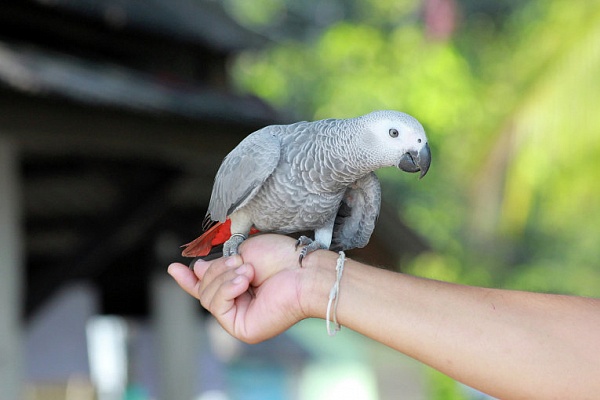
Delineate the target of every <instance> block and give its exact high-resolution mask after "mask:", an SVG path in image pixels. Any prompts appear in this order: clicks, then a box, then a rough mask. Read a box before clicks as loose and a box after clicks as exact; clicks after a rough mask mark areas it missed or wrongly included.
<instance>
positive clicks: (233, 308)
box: [168, 234, 308, 343]
mask: <svg viewBox="0 0 600 400" xmlns="http://www.w3.org/2000/svg"><path fill="white" fill-rule="evenodd" d="M294 243H295V241H294V239H292V238H289V237H287V236H282V235H273V234H265V235H256V236H252V237H251V238H249V239H248V240H245V241H244V242H243V243H242V245H241V246H240V249H239V251H240V255H237V256H232V257H227V258H219V259H216V260H213V261H202V260H198V261H196V263H195V265H194V270H193V271H192V270H190V269H189V268H188V267H187V266H185V265H183V264H179V263H174V264H171V265H170V266H169V269H168V272H169V274H170V275H171V276H172V277H173V278H174V279H175V281H177V283H178V284H179V286H180V287H181V288H182V289H183V290H185V291H186V292H187V293H189V294H190V295H192V296H193V297H195V298H197V299H198V300H200V303H201V304H202V306H203V307H204V308H206V309H207V310H208V311H210V312H211V313H212V314H213V315H214V316H215V317H216V318H217V320H218V321H219V323H220V324H221V326H223V328H224V329H225V330H226V331H227V332H229V333H230V334H231V335H233V336H234V337H236V338H238V339H240V340H243V341H245V342H248V343H257V342H260V341H263V340H266V339H268V338H270V337H273V336H275V335H277V334H279V333H281V332H283V331H285V330H286V329H288V328H289V327H291V326H292V325H294V324H295V323H296V322H298V321H300V320H301V319H304V318H306V317H308V315H307V314H306V313H305V312H304V310H303V308H302V304H301V292H302V290H301V289H302V284H303V282H302V274H306V272H307V271H305V269H304V268H300V266H299V264H298V252H297V251H296V249H295V246H294ZM250 287H251V288H252V289H251V290H252V292H253V293H254V295H252V294H251V293H250V292H249V291H248V289H249V288H250Z"/></svg>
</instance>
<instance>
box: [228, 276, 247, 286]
mask: <svg viewBox="0 0 600 400" xmlns="http://www.w3.org/2000/svg"><path fill="white" fill-rule="evenodd" d="M243 281H244V276H243V275H238V276H236V277H235V278H233V280H232V281H231V283H233V284H234V285H239V284H240V283H242V282H243Z"/></svg>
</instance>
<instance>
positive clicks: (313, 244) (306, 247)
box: [296, 236, 329, 266]
mask: <svg viewBox="0 0 600 400" xmlns="http://www.w3.org/2000/svg"><path fill="white" fill-rule="evenodd" d="M300 246H303V247H302V250H300V257H299V259H298V260H299V261H300V266H302V260H303V259H304V257H306V256H307V255H308V254H310V253H312V252H313V251H315V250H319V249H328V248H329V246H325V245H323V244H322V243H320V242H318V241H317V240H312V239H311V238H309V237H307V236H300V237H299V238H298V240H297V241H296V249H297V248H298V247H300Z"/></svg>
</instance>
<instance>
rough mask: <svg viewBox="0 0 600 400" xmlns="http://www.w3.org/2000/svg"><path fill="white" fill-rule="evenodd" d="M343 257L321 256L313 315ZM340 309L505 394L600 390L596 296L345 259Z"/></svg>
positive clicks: (428, 359) (401, 346) (389, 339)
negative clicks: (497, 286)
mask: <svg viewBox="0 0 600 400" xmlns="http://www.w3.org/2000/svg"><path fill="white" fill-rule="evenodd" d="M336 258H337V255H336V254H334V253H331V252H318V253H316V254H315V257H314V258H313V259H312V260H311V262H312V263H314V264H316V265H314V267H315V268H317V269H316V271H318V272H316V274H315V276H313V279H312V280H311V281H312V282H313V284H312V286H311V285H309V286H310V287H309V288H308V289H307V290H308V291H309V292H311V295H310V297H311V299H312V300H311V301H310V305H308V306H307V311H308V312H309V313H310V314H311V316H314V317H320V318H324V313H325V309H326V306H325V304H326V299H327V295H328V293H329V289H330V288H331V285H332V284H333V281H334V280H335V275H334V272H333V270H332V265H333V266H334V265H335V259H336ZM307 267H308V266H307ZM324 302H325V303H324ZM337 315H338V320H339V321H340V323H341V324H342V325H344V326H347V327H349V328H351V329H353V330H356V331H358V332H360V333H362V334H364V335H366V336H368V337H371V338H372V339H375V340H377V341H380V342H382V343H384V344H386V345H388V346H390V347H392V348H395V349H397V350H399V351H401V352H403V353H405V354H407V355H409V356H411V357H413V358H416V359H418V360H421V361H422V362H424V363H426V364H428V365H430V366H432V367H434V368H436V369H438V370H440V371H442V372H444V373H446V374H448V375H450V376H452V377H454V378H455V379H457V380H459V381H462V382H464V383H466V384H469V385H471V386H473V387H476V388H479V389H481V390H483V391H486V392H487V393H490V394H493V395H495V396H498V397H502V398H518V397H522V398H535V397H539V398H552V397H556V398H579V397H584V396H583V393H581V395H580V396H578V395H577V393H576V391H577V390H584V389H586V388H587V390H589V391H590V392H592V393H598V391H599V390H600V387H599V386H600V384H599V383H598V382H600V381H599V380H598V376H600V337H599V335H598V332H600V301H598V300H593V299H584V298H578V297H567V296H557V295H544V294H536V293H528V292H516V291H506V290H494V289H486V288H478V287H469V286H462V285H455V284H450V283H445V282H438V281H433V280H427V279H421V278H416V277H412V276H408V275H404V274H398V273H393V272H390V271H385V270H381V269H376V268H373V267H370V266H366V265H364V264H360V263H358V262H355V261H352V260H347V262H346V268H345V271H344V275H343V278H342V282H341V287H340V300H339V305H338V310H337Z"/></svg>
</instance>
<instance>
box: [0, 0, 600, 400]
mask: <svg viewBox="0 0 600 400" xmlns="http://www.w3.org/2000/svg"><path fill="white" fill-rule="evenodd" d="M136 3H137V2H135V1H132V0H115V1H108V0H106V1H98V2H93V1H86V0H80V1H71V2H69V1H61V0H52V1H24V2H19V1H8V2H6V3H5V4H4V5H2V6H0V18H1V19H2V20H1V22H2V24H3V25H4V28H0V83H1V85H0V89H1V91H0V95H1V96H0V97H1V99H2V107H0V172H1V175H0V183H1V184H2V187H0V191H2V192H3V193H0V217H1V218H2V221H0V268H1V270H0V293H1V294H0V296H2V297H0V300H1V302H0V304H1V305H0V312H1V314H0V317H1V319H2V320H1V321H0V341H1V342H2V344H0V347H1V349H0V350H2V351H0V383H2V387H3V388H7V389H6V391H5V392H4V395H6V396H9V397H6V398H7V399H21V398H25V399H27V400H36V399H50V400H53V399H67V400H75V399H77V400H78V399H82V400H86V399H99V400H117V399H118V400H122V399H127V400H138V399H139V400H142V399H144V400H146V399H175V400H176V399H183V400H186V399H196V400H224V399H302V400H304V399H348V398H360V399H367V400H371V399H373V400H374V399H391V398H397V399H480V398H486V397H485V395H483V394H481V393H478V392H476V391H474V390H472V389H470V388H467V387H465V386H463V385H461V384H458V383H456V382H455V381H453V380H451V379H450V378H447V377H445V376H443V375H442V374H439V373H437V372H435V371H433V370H431V369H429V368H428V367H425V366H423V365H421V364H419V363H417V362H416V361H414V360H411V359H409V358H407V357H405V356H403V355H401V354H397V353H395V352H394V351H392V350H390V349H387V348H385V347H383V346H381V345H379V344H377V343H373V342H372V341H370V340H369V339H366V338H363V337H361V336H360V335H358V334H356V333H354V332H351V331H349V330H347V329H343V330H342V331H341V333H340V334H338V335H337V336H336V337H335V338H329V337H327V335H326V331H325V324H324V322H323V321H320V320H319V321H317V320H314V321H313V320H308V321H303V322H302V323H300V324H298V325H297V326H296V327H294V328H293V329H291V330H290V331H289V332H287V333H286V334H284V335H281V336H280V337H278V338H276V339H274V340H272V341H269V342H266V343H264V344H260V345H255V346H248V345H243V344H241V343H239V342H237V341H236V340H235V339H233V338H231V337H229V336H228V335H227V334H226V333H224V332H223V331H222V329H221V328H220V327H219V326H218V325H217V324H216V323H215V322H214V320H212V318H211V317H210V316H207V315H205V314H203V313H202V312H201V310H200V309H199V307H198V306H197V304H196V303H195V302H194V301H193V300H191V299H190V298H188V296H186V295H185V294H184V293H183V292H181V291H180V290H179V289H178V288H177V287H176V286H175V284H174V283H173V282H171V281H170V280H169V279H168V277H166V276H165V272H164V271H165V269H166V266H167V263H168V262H169V261H174V260H178V258H177V257H178V248H177V246H179V244H181V243H185V241H186V240H187V239H190V238H191V237H193V235H194V234H195V233H198V229H199V226H200V223H199V222H200V220H201V218H202V215H203V213H204V210H205V209H204V208H203V207H205V206H206V202H207V196H208V195H209V194H210V185H211V182H212V176H213V174H214V171H215V170H216V168H217V167H218V163H219V161H220V159H221V158H222V157H223V155H224V154H226V152H227V151H228V150H229V149H231V148H232V147H233V146H235V143H237V142H238V141H239V140H241V138H243V137H244V136H245V135H247V134H248V133H250V132H252V130H254V129H257V128H259V127H260V126H262V125H264V124H266V123H275V122H278V123H279V122H292V121H296V120H314V119H321V118H330V117H333V118H345V117H353V116H357V115H361V114H364V113H367V112H370V111H372V110H376V109H397V110H401V111H404V112H407V113H409V114H411V115H413V116H415V117H416V118H417V119H419V120H420V121H421V122H422V124H423V125H424V127H425V129H426V131H427V134H428V137H429V140H430V146H431V149H432V154H433V162H432V166H431V169H430V171H429V173H428V175H427V176H426V177H425V178H424V179H423V180H420V181H419V180H417V179H413V178H414V176H408V175H406V174H401V173H399V172H398V171H397V170H395V169H389V170H388V169H386V170H382V171H379V173H378V174H379V177H380V179H381V181H382V186H383V191H384V201H385V204H386V207H387V212H388V213H391V215H393V217H394V219H391V221H397V223H398V224H402V226H400V225H399V227H398V232H400V230H402V232H410V234H408V236H409V237H411V238H412V239H410V240H412V241H414V243H417V244H415V245H414V246H413V245H410V246H407V247H410V248H411V249H412V251H411V250H406V251H404V250H403V251H402V253H401V254H399V255H398V254H395V255H388V253H385V254H384V255H383V256H382V255H381V254H383V250H381V251H380V249H383V248H385V242H386V240H387V241H388V242H389V241H392V242H393V241H394V240H398V239H396V238H397V237H395V236H394V232H395V230H394V227H393V226H392V227H391V228H390V227H389V226H388V227H387V228H386V231H385V234H384V236H386V238H383V239H382V238H381V235H380V237H379V239H377V240H376V243H374V244H373V245H372V247H371V253H366V255H365V256H364V257H366V258H364V259H365V260H366V261H369V259H374V257H377V256H378V255H379V256H380V258H378V259H377V260H376V262H377V263H381V262H382V261H381V260H383V261H384V262H385V263H386V264H388V265H386V267H388V268H390V269H396V270H402V271H403V272H407V273H410V274H415V275H419V276H425V277H430V278H435V279H441V280H447V281H452V282H459V283H464V284H471V285H483V286H490V287H501V288H509V289H521V290H533V291H541V292H550V293H567V294H575V295H584V296H594V297H598V296H600V261H598V260H600V228H599V227H600V207H599V205H600V112H599V110H600V108H599V105H600V3H598V2H597V1H577V0H576V1H571V2H566V1H560V0H527V1H523V0H521V1H517V0H514V1H503V2H499V1H494V0H362V1H359V0H309V1H303V2H298V1H293V0H260V1H246V0H224V1H209V0H196V1H194V0H178V1H169V0H154V1H152V2H149V4H148V5H147V8H146V7H142V8H140V7H139V5H137V6H136ZM73 18H81V19H82V21H83V22H81V23H82V24H87V25H89V26H92V27H93V28H90V29H95V31H94V32H95V34H97V36H94V37H89V38H88V37H87V36H85V35H86V34H89V32H88V31H87V30H86V29H83V27H81V26H79V27H78V29H71V30H70V29H68V28H66V27H67V26H69V25H68V24H71V23H72V22H71V21H72V20H73ZM11 21H19V24H17V23H16V22H11ZM25 22H29V23H30V24H31V25H27V24H25ZM11 23H12V24H13V25H11ZM17 25H19V26H18V27H17ZM63 26H64V27H65V28H64V29H63ZM44 30H47V32H46V33H44V32H45V31H44ZM32 32H33V33H32ZM81 32H83V34H82V33H81ZM98 32H101V33H98ZM106 32H108V33H106ZM140 32H141V33H140ZM46 34H47V38H46V39H41V38H42V37H45V35H46ZM61 35H63V36H61ZM78 35H80V37H77V36H78ZM81 35H83V36H81ZM103 35H104V36H103ZM67 37H68V38H70V40H71V41H67V42H68V43H69V45H68V46H67V45H65V46H62V47H61V46H59V45H57V43H56V42H55V41H53V38H54V39H55V38H59V39H60V38H67ZM106 38H108V39H106ZM61 40H62V39H61ZM90 43H91V44H92V45H93V46H94V47H93V48H86V49H83V48H82V47H85V46H87V45H89V44H90ZM171 43H176V46H174V47H173V46H171ZM140 47H145V48H144V49H143V51H142V50H140ZM11 107H12V108H11ZM7 110H10V111H7ZM72 110H75V111H72ZM63 112H64V113H63ZM71 113H73V114H71ZM2 114H4V115H2ZM61 115H62V116H63V117H64V119H62V120H61V119H60V118H59V117H60V116H61ZM71 115H75V117H73V116H71ZM107 120H109V122H106V123H105V122H102V121H107ZM48 121H49V122H48ZM57 121H58V122H57ZM98 121H101V122H98ZM110 122H112V124H111V123H110ZM62 126H64V134H63V132H62ZM21 127H24V128H21ZM70 130H73V131H79V132H78V133H81V134H82V135H86V132H88V131H89V133H87V136H85V137H84V138H83V139H82V138H78V139H76V140H75V139H73V138H75V137H76V135H75V134H73V135H72V136H69V135H70V133H68V132H69V131H70ZM57 132H58V133H57ZM200 132H201V134H200ZM195 133H198V135H197V136H196V135H195ZM128 135H131V136H128ZM145 135H147V136H145ZM116 149H118V151H117V150H116ZM73 152H75V153H76V154H77V155H76V156H73V155H72V153H73ZM89 157H91V159H92V160H95V163H96V164H93V165H92V166H93V168H92V167H90V164H89V160H88V158H89ZM159 164H160V165H159ZM48 165H49V166H48ZM98 165H101V166H102V168H101V169H96V168H97V167H98ZM47 168H52V170H53V171H63V172H64V171H69V172H72V171H76V172H77V171H80V172H81V171H83V172H81V173H78V174H76V176H75V177H70V178H69V180H65V179H63V180H59V181H51V180H49V179H39V178H40V177H42V178H44V177H47V176H46V175H44V173H45V172H46V170H47ZM99 176H101V179H100V180H96V178H98V177H99ZM173 177H175V178H173ZM21 178H23V179H22V182H21ZM115 179H116V181H118V185H117V186H114V185H115V183H114V182H115ZM32 182H33V183H32ZM57 182H58V183H57ZM164 182H167V183H166V184H164V185H163V183H164ZM198 182H202V184H201V185H198ZM44 185H45V186H44ZM119 185H120V186H119ZM86 188H87V190H86ZM125 188H128V189H129V192H130V193H129V196H130V197H129V202H128V203H126V204H129V207H128V206H123V204H122V203H118V201H117V200H118V199H119V196H120V195H122V189H125ZM136 194H137V197H136ZM52 196H54V197H52ZM153 196H156V197H153ZM51 198H54V199H55V200H54V203H52V204H51V207H49V208H48V207H47V205H46V204H45V203H44V199H51ZM72 198H76V199H79V201H80V202H79V203H77V202H76V201H75V200H72ZM57 199H58V200H57ZM198 199H202V200H201V201H200V200H198ZM47 202H49V200H48V201H47ZM57 204H59V205H60V204H62V205H63V206H64V207H66V208H70V209H71V211H72V210H73V209H75V208H77V209H78V212H79V214H77V215H78V216H77V221H78V222H76V221H75V217H73V216H72V215H71V214H69V213H67V212H66V211H64V210H62V211H61V209H60V206H59V205H57ZM115 204H116V205H119V212H118V213H116V214H111V215H112V217H113V218H114V219H115V220H118V221H122V222H123V225H119V226H120V227H121V228H120V229H121V230H120V231H117V232H116V233H115V234H114V236H110V237H109V239H107V241H108V242H109V243H108V244H105V245H103V244H102V243H100V245H99V247H95V246H92V244H97V243H99V242H98V237H96V236H93V235H92V236H85V238H84V239H86V240H85V241H84V243H83V244H82V243H81V242H82V240H83V239H82V237H83V236H82V235H84V234H85V235H90V234H91V233H94V232H93V231H94V230H97V229H100V230H98V231H97V232H96V233H98V234H99V235H100V237H102V235H104V236H106V234H108V233H110V234H111V235H112V233H111V232H112V228H111V227H112V225H102V220H103V219H104V217H103V216H104V215H108V214H109V211H110V210H114V209H115V207H116V206H115ZM140 204H141V205H142V206H140V207H137V206H138V205H140ZM48 209H50V211H48ZM56 210H59V211H60V212H58V211H56ZM162 210H166V211H164V212H163V211H162ZM130 211H131V212H130ZM44 212H46V213H49V212H55V214H53V216H52V218H53V219H51V218H49V217H48V216H47V215H45V214H44ZM61 212H62V214H61ZM86 212H87V213H88V214H87V215H86ZM36 213H37V214H36ZM91 214H94V215H95V216H96V217H99V220H98V219H93V216H91ZM31 215H33V216H34V217H35V218H33V217H31ZM81 215H84V216H85V218H83V217H82V218H81V219H80V218H79V217H80V216H81ZM129 218H131V220H132V221H133V222H131V223H128V221H129ZM386 220H387V218H386ZM105 221H106V220H105ZM140 221H142V222H140ZM380 223H381V224H384V223H385V222H381V221H380ZM51 224H52V225H53V226H59V227H61V229H60V230H57V231H52V232H53V233H48V232H47V231H44V229H45V228H46V227H47V225H51ZM74 227H76V228H77V229H79V230H78V231H76V232H75V231H73V232H75V233H73V232H70V233H69V234H64V235H63V236H60V234H63V233H65V230H67V229H71V228H73V229H74ZM97 227H99V228H97ZM90 231H91V232H90ZM40 232H42V233H44V232H45V233H46V234H45V235H43V234H41V233H40ZM56 232H59V233H60V234H59V233H56ZM81 232H83V233H81ZM19 237H21V238H22V239H23V240H22V241H21V240H20V239H19ZM403 237H404V236H403ZM87 239H89V240H87ZM57 242H60V243H59V244H57ZM134 242H135V243H136V245H135V246H134V245H133V243H134ZM124 243H125V244H124ZM137 243H147V246H146V247H144V246H142V245H138V244H137ZM382 243H383V244H382ZM411 243H412V242H411ZM44 246H46V247H44ZM52 246H56V247H52ZM61 246H62V247H61ZM79 246H81V247H79ZM400 246H402V245H400ZM63 248H71V249H81V251H77V252H74V254H70V255H69V257H67V256H65V257H63V258H53V254H51V251H48V250H47V249H50V250H52V249H63ZM44 249H46V251H47V253H44V251H45V250H44ZM86 249H88V250H89V251H87V250H86ZM52 251H54V250H52ZM149 253H151V256H149V255H148V254H149ZM65 254H66V253H65ZM88 255H89V257H87V256H88ZM369 257H371V258H369ZM65 260H68V261H65ZM373 262H375V261H373ZM69 263H70V264H69ZM67 264H68V265H67ZM389 264H392V265H389ZM48 265H59V266H60V265H63V266H64V268H62V269H61V268H59V269H58V270H56V271H57V272H56V273H52V274H50V273H49V272H48V271H45V268H47V267H48ZM78 267H81V268H83V270H84V271H85V273H81V274H79V275H78V274H77V273H76V272H73V271H75V270H77V268H78ZM53 271H54V270H53ZM125 276H126V277H125ZM40 282H41V283H40ZM122 282H126V283H122ZM45 283H46V285H45ZM48 286H50V287H48ZM116 288H119V289H122V291H123V292H122V293H121V292H117V294H115V292H114V291H113V289H115V290H116ZM140 288H144V289H143V290H142V289H140ZM342 291H343V287H342ZM125 292H127V293H135V298H142V299H143V301H142V300H141V303H143V304H141V303H140V304H138V303H137V302H136V301H135V300H131V297H128V295H127V293H125ZM40 293H43V296H42V295H41V294H40ZM109 293H110V295H109ZM348 295H350V294H348ZM0 390H2V389H0ZM2 395H3V394H2V393H0V398H2V399H3V398H4V397H2Z"/></svg>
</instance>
